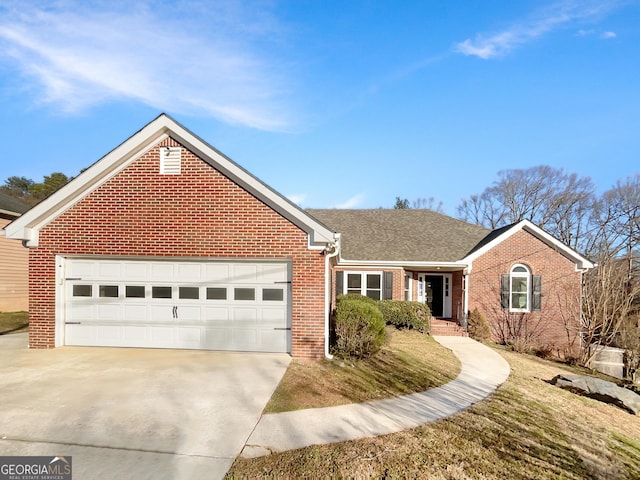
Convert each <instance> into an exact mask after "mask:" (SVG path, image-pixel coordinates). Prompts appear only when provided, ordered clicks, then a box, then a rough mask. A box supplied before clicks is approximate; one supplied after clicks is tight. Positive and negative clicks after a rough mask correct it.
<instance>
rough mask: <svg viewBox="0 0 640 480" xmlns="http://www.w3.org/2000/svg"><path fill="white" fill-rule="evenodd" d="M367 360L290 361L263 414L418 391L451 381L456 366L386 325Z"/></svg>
mask: <svg viewBox="0 0 640 480" xmlns="http://www.w3.org/2000/svg"><path fill="white" fill-rule="evenodd" d="M387 334H388V335H389V337H390V341H389V343H388V344H387V345H385V346H384V347H383V348H382V350H381V351H380V352H378V354H377V355H375V356H374V357H373V358H369V359H364V360H352V361H340V360H333V361H329V360H321V361H306V362H305V361H297V360H294V361H293V362H291V365H290V366H289V368H288V369H287V372H286V373H285V375H284V377H283V379H282V381H281V382H280V385H278V388H277V389H276V391H275V392H274V394H273V396H272V397H271V400H270V401H269V403H268V404H267V406H266V408H265V413H274V412H285V411H290V410H298V409H301V408H314V407H328V406H335V405H344V404H346V403H356V402H365V401H367V400H374V399H379V398H389V397H394V396H398V395H407V394H409V393H414V392H422V391H424V390H427V389H429V388H433V387H437V386H439V385H443V384H445V383H447V382H449V381H451V380H453V379H454V378H455V377H456V376H457V375H458V373H460V362H459V361H458V359H457V358H456V357H455V356H454V355H453V354H452V353H451V351H450V350H448V349H446V348H444V347H443V346H441V345H440V344H438V343H437V342H436V341H435V340H433V338H432V337H430V336H428V335H425V334H422V333H419V332H417V331H415V330H396V329H395V328H393V327H387Z"/></svg>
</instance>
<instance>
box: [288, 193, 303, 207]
mask: <svg viewBox="0 0 640 480" xmlns="http://www.w3.org/2000/svg"><path fill="white" fill-rule="evenodd" d="M287 198H288V199H289V200H290V201H292V202H293V203H295V204H296V205H301V204H302V202H304V201H305V199H306V198H307V195H306V194H305V193H294V194H293V195H287Z"/></svg>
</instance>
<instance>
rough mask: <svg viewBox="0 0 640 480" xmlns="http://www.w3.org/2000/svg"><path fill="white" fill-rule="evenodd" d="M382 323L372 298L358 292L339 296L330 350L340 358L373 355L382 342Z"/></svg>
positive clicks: (383, 337) (383, 335)
mask: <svg viewBox="0 0 640 480" xmlns="http://www.w3.org/2000/svg"><path fill="white" fill-rule="evenodd" d="M384 326H385V324H384V319H383V318H382V313H380V310H378V307H376V302H375V301H373V300H371V299H368V298H366V297H362V296H360V295H355V296H354V295H349V296H347V295H345V296H342V297H340V298H339V299H338V301H337V305H336V312H335V329H336V341H335V345H334V347H333V349H332V353H333V354H334V355H336V356H338V357H341V358H351V357H356V358H363V357H368V356H371V355H373V354H374V353H376V352H377V351H378V350H380V347H381V346H382V344H383V343H384V340H385V329H384Z"/></svg>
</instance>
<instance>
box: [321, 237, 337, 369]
mask: <svg viewBox="0 0 640 480" xmlns="http://www.w3.org/2000/svg"><path fill="white" fill-rule="evenodd" d="M334 238H335V240H336V241H335V243H332V244H328V245H327V247H326V248H325V250H324V254H325V257H324V356H325V358H327V359H328V360H332V359H333V355H331V354H330V353H329V317H330V316H331V271H330V266H329V260H330V259H331V258H333V257H335V256H337V255H338V254H339V253H340V234H339V233H336V235H335V237H334Z"/></svg>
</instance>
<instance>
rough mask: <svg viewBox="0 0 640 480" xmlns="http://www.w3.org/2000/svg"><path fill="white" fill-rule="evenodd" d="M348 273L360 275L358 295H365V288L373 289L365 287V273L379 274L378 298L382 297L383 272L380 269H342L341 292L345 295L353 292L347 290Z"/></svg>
mask: <svg viewBox="0 0 640 480" xmlns="http://www.w3.org/2000/svg"><path fill="white" fill-rule="evenodd" d="M349 275H360V278H361V281H360V295H362V296H364V297H366V296H367V290H373V289H371V288H367V278H366V276H367V275H379V276H380V289H379V290H380V299H382V298H383V294H384V274H383V272H381V271H377V270H376V271H371V270H345V271H344V280H343V282H342V293H344V294H345V295H346V294H347V293H355V292H349Z"/></svg>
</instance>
